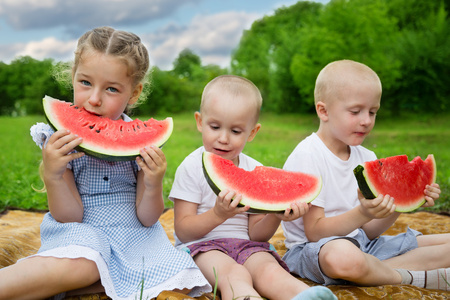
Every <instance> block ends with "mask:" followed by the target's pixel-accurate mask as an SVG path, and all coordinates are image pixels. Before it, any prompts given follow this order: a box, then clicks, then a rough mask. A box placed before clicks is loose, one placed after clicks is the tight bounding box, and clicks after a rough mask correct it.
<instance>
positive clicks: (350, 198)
mask: <svg viewBox="0 0 450 300" xmlns="http://www.w3.org/2000/svg"><path fill="white" fill-rule="evenodd" d="M375 159H376V155H375V153H374V152H372V151H370V150H368V149H366V148H364V147H362V146H350V157H349V159H348V160H346V161H344V160H342V159H340V158H339V157H337V156H336V155H334V154H333V153H332V152H331V151H330V150H329V149H328V148H327V147H326V145H325V144H324V143H323V142H322V140H321V139H320V138H319V136H317V134H316V133H313V134H311V135H310V136H309V137H307V138H306V139H304V140H303V141H302V142H300V143H299V144H298V145H297V147H296V148H295V149H294V151H293V152H292V153H291V155H290V156H289V157H288V159H287V160H286V163H285V164H284V167H283V169H285V170H288V171H297V172H303V173H309V174H314V175H319V176H321V177H322V180H323V184H322V190H321V191H320V194H319V195H318V196H317V198H316V199H314V201H313V202H312V205H315V206H319V207H322V208H324V212H325V217H331V216H336V215H339V214H342V213H344V212H346V211H348V210H350V209H352V208H354V207H355V206H357V205H359V200H358V193H357V189H358V184H357V181H356V178H355V175H354V174H353V169H354V168H355V167H356V166H357V165H359V164H362V163H363V162H365V161H370V160H375ZM282 226H283V231H284V235H285V237H286V247H287V248H291V247H292V246H294V245H296V244H303V243H306V242H308V239H307V238H306V235H305V231H304V225H303V218H299V219H297V220H294V221H291V222H282ZM356 233H357V230H354V231H353V232H351V233H350V234H348V235H347V236H354V235H355V234H356Z"/></svg>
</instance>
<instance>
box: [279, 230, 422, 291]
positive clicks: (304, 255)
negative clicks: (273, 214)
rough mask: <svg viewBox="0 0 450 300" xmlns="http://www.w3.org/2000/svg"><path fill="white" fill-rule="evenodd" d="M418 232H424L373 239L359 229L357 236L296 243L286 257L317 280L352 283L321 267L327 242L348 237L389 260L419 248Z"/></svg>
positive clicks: (296, 270)
mask: <svg viewBox="0 0 450 300" xmlns="http://www.w3.org/2000/svg"><path fill="white" fill-rule="evenodd" d="M418 235H421V233H420V232H419V231H416V230H414V229H411V228H408V229H407V231H406V232H405V233H401V234H398V235H395V236H387V235H382V236H380V237H378V238H376V239H373V240H369V238H368V237H367V235H366V234H365V232H364V231H363V230H362V229H359V232H358V234H357V235H356V236H354V237H342V236H332V237H327V238H323V239H321V240H319V241H318V242H315V243H313V242H311V243H305V244H299V245H295V246H294V247H292V248H291V249H289V250H288V251H287V252H286V254H285V255H284V256H283V260H284V261H285V262H286V264H287V265H288V267H289V269H290V270H291V272H292V273H295V274H297V275H298V276H300V277H303V278H308V279H310V280H312V281H314V282H317V283H321V284H325V285H331V284H333V285H337V284H340V285H342V284H352V283H351V282H348V281H346V280H342V279H334V278H330V277H328V276H326V275H325V274H323V273H322V270H321V269H320V266H319V252H320V249H321V248H322V246H323V245H325V244H326V243H327V242H329V241H332V240H335V239H348V240H349V241H350V242H352V243H353V244H355V245H356V246H357V247H358V248H359V249H361V251H363V252H365V253H368V254H371V255H373V256H375V257H376V258H378V259H379V260H385V259H389V258H392V257H395V256H398V255H401V254H404V253H406V252H408V251H411V250H413V249H416V248H417V247H418V245H417V236H418Z"/></svg>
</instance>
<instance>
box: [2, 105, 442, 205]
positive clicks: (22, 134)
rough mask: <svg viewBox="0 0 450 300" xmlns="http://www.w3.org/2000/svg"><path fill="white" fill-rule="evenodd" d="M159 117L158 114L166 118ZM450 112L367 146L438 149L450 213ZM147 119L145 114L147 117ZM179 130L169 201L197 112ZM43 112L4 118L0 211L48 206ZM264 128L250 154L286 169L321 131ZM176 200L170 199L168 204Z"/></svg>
mask: <svg viewBox="0 0 450 300" xmlns="http://www.w3.org/2000/svg"><path fill="white" fill-rule="evenodd" d="M164 117H166V116H159V117H156V118H164ZM449 117H450V116H449V115H439V116H425V117H424V116H421V117H418V116H405V117H403V118H402V119H379V120H377V124H376V126H375V129H374V130H373V131H372V133H371V135H370V136H369V137H368V138H367V139H366V141H365V142H364V146H366V147H367V148H369V149H371V150H373V151H375V153H376V154H377V156H378V157H386V156H393V155H399V154H407V155H408V157H409V158H410V159H412V158H414V157H415V156H421V157H422V158H425V157H426V155H427V154H429V153H433V154H434V156H435V159H436V163H437V168H438V174H437V182H438V183H439V184H440V186H441V190H442V194H441V197H440V200H439V201H438V203H437V204H436V205H435V207H434V208H432V209H427V210H432V211H436V212H450V151H449V148H450V129H449V126H448V125H449V121H448V120H449ZM144 118H145V117H141V119H144ZM173 119H174V132H173V134H172V137H171V138H170V140H169V141H168V142H167V144H166V145H165V146H164V148H163V150H164V153H165V155H166V158H167V162H168V167H167V171H166V176H165V178H164V197H165V199H167V196H168V194H169V191H170V188H171V186H172V183H173V178H174V176H175V171H176V168H177V166H178V165H179V164H180V163H181V162H182V161H183V159H184V158H185V157H186V156H187V155H188V154H189V153H191V152H192V151H193V150H195V149H196V148H197V147H199V146H200V145H201V135H200V133H199V132H197V130H196V127H195V121H194V117H193V113H189V114H188V113H184V114H179V115H174V116H173ZM43 121H44V117H42V116H29V117H22V118H11V117H0V141H1V144H2V145H3V147H2V151H1V154H0V164H1V166H2V169H3V172H1V174H0V211H2V210H4V209H5V208H8V207H15V208H22V209H36V210H45V209H47V201H46V198H45V194H42V193H38V192H36V191H34V190H33V188H32V187H33V186H34V187H37V188H40V187H42V182H41V181H40V179H39V175H38V166H39V162H40V160H41V152H40V149H39V148H38V147H37V146H36V145H35V144H34V143H33V141H32V139H31V137H30V135H29V128H30V127H31V125H33V124H34V123H36V122H43ZM260 122H261V124H262V127H261V130H260V131H259V133H258V135H257V136H256V138H255V139H254V140H253V141H252V142H251V143H248V144H247V146H246V147H245V151H244V152H245V153H246V154H248V155H250V156H252V157H253V158H255V159H257V160H259V161H260V162H261V163H263V164H264V165H267V166H273V167H278V168H281V167H282V166H283V164H284V162H285V160H286V158H287V156H288V155H289V154H290V153H291V152H292V150H293V149H294V148H295V146H296V145H297V144H298V142H299V141H301V140H302V139H303V138H305V137H306V136H308V135H309V134H310V133H311V132H312V131H315V130H317V127H318V120H317V118H316V117H315V116H314V115H274V114H263V115H262V116H261V120H260ZM171 205H172V203H171V202H170V201H168V200H166V206H168V207H170V206H171Z"/></svg>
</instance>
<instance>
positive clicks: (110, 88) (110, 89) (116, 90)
mask: <svg viewBox="0 0 450 300" xmlns="http://www.w3.org/2000/svg"><path fill="white" fill-rule="evenodd" d="M106 90H107V91H109V92H112V93H117V92H118V91H119V90H118V89H116V88H113V87H109V88H107V89H106Z"/></svg>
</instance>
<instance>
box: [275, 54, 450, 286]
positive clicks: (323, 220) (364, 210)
mask: <svg viewBox="0 0 450 300" xmlns="http://www.w3.org/2000/svg"><path fill="white" fill-rule="evenodd" d="M314 96H315V106H316V112H317V115H318V117H319V119H320V125H319V129H318V131H317V132H316V133H313V134H311V135H310V136H309V137H307V138H306V139H305V140H303V141H302V142H301V143H299V144H298V145H297V147H296V148H295V150H294V151H293V152H292V154H291V155H290V156H289V158H288V159H287V161H286V163H285V166H284V168H285V169H287V170H295V171H302V172H308V173H313V174H317V175H321V176H322V179H323V187H322V191H321V193H320V194H319V196H318V197H317V198H316V199H315V200H314V201H313V202H312V206H311V208H310V210H309V212H308V213H307V214H305V215H304V217H303V218H302V219H298V220H295V221H293V222H283V228H284V232H285V235H286V246H287V247H288V248H289V251H288V252H287V254H286V255H285V256H284V257H283V260H285V261H286V263H287V264H288V266H289V268H290V269H291V271H292V272H294V273H296V274H298V275H300V276H302V277H306V278H309V279H311V280H313V281H315V282H318V283H322V284H327V285H328V284H347V283H354V284H358V285H366V286H372V285H383V284H401V283H403V284H404V283H406V284H413V285H416V286H419V287H425V288H430V289H435V288H439V289H443V290H447V289H449V286H448V285H446V284H445V278H447V280H448V278H449V273H450V272H449V269H448V267H449V266H450V256H449V255H448V253H450V234H441V235H426V236H422V235H421V233H420V232H417V231H415V230H412V229H409V228H408V230H407V232H406V233H403V234H400V235H397V236H380V235H381V234H382V233H384V232H385V231H386V230H387V229H388V228H389V227H390V226H391V225H392V224H393V223H394V222H395V220H396V219H397V218H398V216H399V215H400V213H397V212H395V211H394V210H395V204H394V199H393V198H392V197H390V196H389V195H379V196H378V197H377V198H376V199H373V200H368V199H364V197H363V196H362V195H361V193H360V192H359V191H358V188H357V183H356V179H355V178H354V175H353V169H354V168H355V167H356V166H357V165H358V164H361V163H363V162H365V161H369V160H374V159H376V156H375V154H374V153H373V152H372V151H369V150H368V149H366V148H364V147H362V146H361V144H362V142H363V141H364V139H365V137H366V136H367V135H368V134H369V133H370V131H371V130H372V128H373V127H374V125H375V117H376V114H377V111H378V109H379V108H380V100H381V82H380V79H379V78H378V76H377V74H376V73H375V72H374V71H373V70H372V69H370V68H369V67H368V66H366V65H364V64H361V63H358V62H355V61H351V60H341V61H336V62H332V63H330V64H328V65H327V66H326V67H325V68H323V69H322V71H321V72H320V73H319V75H318V77H317V81H316V88H315V92H314ZM424 193H425V198H426V201H427V202H426V205H427V206H432V205H434V201H435V200H436V199H438V198H439V194H440V189H439V185H437V184H432V185H431V186H427V187H426V189H425V190H424ZM438 268H444V269H438ZM445 268H447V269H445ZM405 269H407V270H409V271H406V270H405ZM412 270H415V271H412ZM425 270H429V271H425Z"/></svg>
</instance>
